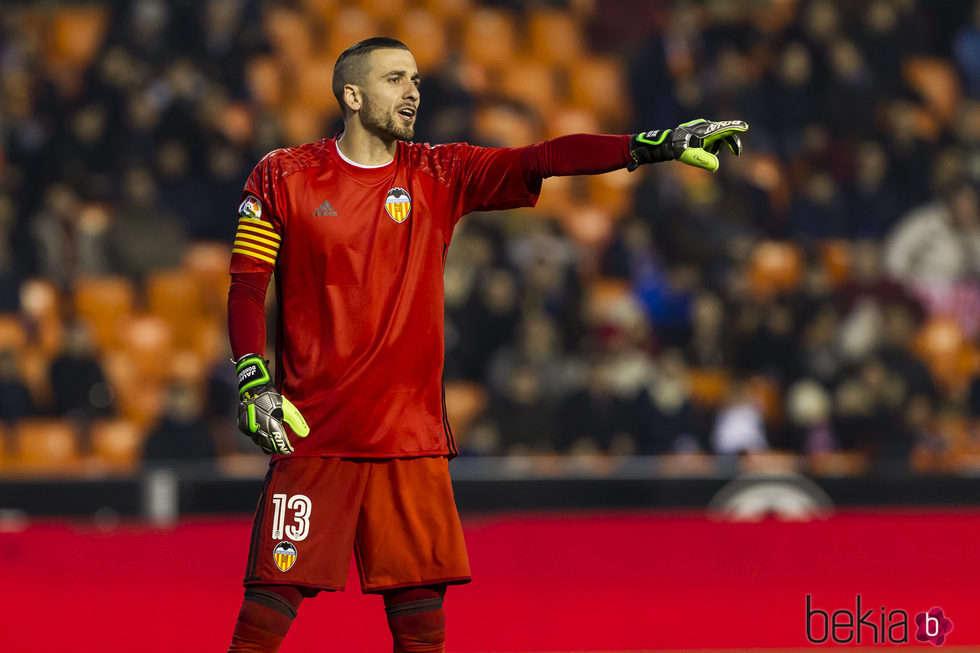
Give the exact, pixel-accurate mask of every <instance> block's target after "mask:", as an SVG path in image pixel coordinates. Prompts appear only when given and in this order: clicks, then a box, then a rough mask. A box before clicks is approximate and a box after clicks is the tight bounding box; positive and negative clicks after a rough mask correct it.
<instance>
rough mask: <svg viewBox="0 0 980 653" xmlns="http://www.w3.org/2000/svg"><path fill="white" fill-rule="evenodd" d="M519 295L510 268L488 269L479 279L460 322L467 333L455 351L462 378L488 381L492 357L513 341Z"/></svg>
mask: <svg viewBox="0 0 980 653" xmlns="http://www.w3.org/2000/svg"><path fill="white" fill-rule="evenodd" d="M517 293H518V289H517V281H516V280H515V279H514V275H513V273H512V272H511V271H510V270H508V269H506V268H494V269H491V270H487V271H485V272H484V273H483V274H482V275H480V277H479V278H478V279H477V281H476V287H475V288H474V290H473V294H472V295H471V296H470V299H469V301H468V302H467V304H466V306H465V307H464V308H463V310H462V311H461V313H460V314H459V316H458V317H457V320H456V328H457V329H459V330H460V332H461V333H464V334H466V335H465V337H464V338H462V342H461V344H460V346H459V347H458V348H457V350H456V352H455V353H456V360H457V363H458V364H459V366H460V377H461V378H464V379H484V378H486V373H487V370H488V364H489V361H490V357H491V356H492V355H493V353H494V352H495V351H496V350H497V349H498V348H499V347H501V346H503V345H505V344H507V343H508V342H510V341H511V340H512V338H513V335H514V332H515V330H516V328H517V323H518V319H519V315H520V313H519V310H518V306H517V299H518V297H517Z"/></svg>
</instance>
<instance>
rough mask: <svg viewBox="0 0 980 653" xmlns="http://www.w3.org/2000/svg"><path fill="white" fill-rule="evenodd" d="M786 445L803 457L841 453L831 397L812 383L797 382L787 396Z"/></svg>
mask: <svg viewBox="0 0 980 653" xmlns="http://www.w3.org/2000/svg"><path fill="white" fill-rule="evenodd" d="M786 413H787V415H786V416H787V418H788V420H789V425H790V426H789V431H788V442H787V444H788V445H789V446H790V447H791V448H792V449H794V450H796V451H800V452H802V453H805V454H814V453H824V452H828V451H836V450H838V449H840V442H839V440H838V438H837V435H836V433H835V432H834V424H833V419H832V417H833V414H832V401H831V397H830V393H828V392H827V390H826V389H825V388H824V386H823V385H821V384H820V383H818V382H817V381H815V380H813V379H806V378H804V379H800V380H799V381H797V382H796V383H794V384H793V385H792V386H791V387H790V388H789V390H788V391H787V393H786Z"/></svg>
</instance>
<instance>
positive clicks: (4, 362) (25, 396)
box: [0, 349, 37, 427]
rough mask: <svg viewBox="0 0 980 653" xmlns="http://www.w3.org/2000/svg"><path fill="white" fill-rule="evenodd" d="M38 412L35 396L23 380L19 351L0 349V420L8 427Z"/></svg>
mask: <svg viewBox="0 0 980 653" xmlns="http://www.w3.org/2000/svg"><path fill="white" fill-rule="evenodd" d="M36 414H37V408H36V406H35V404H34V398H33V396H32V395H31V392H30V390H28V389H27V386H26V385H25V384H24V382H23V381H22V380H21V374H20V367H19V361H18V359H17V352H16V351H14V350H13V349H4V350H2V351H0V420H2V421H3V422H4V424H5V425H6V426H8V427H11V426H14V425H15V424H16V423H17V422H18V421H19V420H21V419H23V418H24V417H31V416H33V415H36Z"/></svg>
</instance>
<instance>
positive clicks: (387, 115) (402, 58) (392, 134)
mask: <svg viewBox="0 0 980 653" xmlns="http://www.w3.org/2000/svg"><path fill="white" fill-rule="evenodd" d="M368 57H369V58H370V60H369V64H368V73H367V75H366V76H365V79H364V80H363V83H362V85H361V93H362V96H363V102H362V106H361V110H360V119H361V124H363V125H364V127H365V128H367V129H368V131H370V132H372V133H374V134H377V135H378V136H380V137H382V138H384V139H389V138H391V139H395V140H402V141H408V140H411V139H412V138H414V137H415V116H416V114H417V113H418V107H419V88H418V85H419V81H420V77H419V70H418V67H417V66H416V65H415V57H413V56H412V53H411V52H409V51H408V50H375V51H374V52H372V53H371V54H369V55H368Z"/></svg>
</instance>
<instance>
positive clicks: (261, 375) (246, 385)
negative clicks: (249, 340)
mask: <svg viewBox="0 0 980 653" xmlns="http://www.w3.org/2000/svg"><path fill="white" fill-rule="evenodd" d="M235 373H236V374H237V375H238V396H239V397H241V396H243V395H244V394H245V393H246V392H248V391H249V390H251V389H252V388H255V387H257V386H260V385H267V384H269V383H272V377H271V376H270V375H269V368H268V362H267V361H266V360H265V359H264V358H262V357H261V356H259V355H258V354H246V355H245V356H242V357H241V358H239V359H238V360H237V361H235Z"/></svg>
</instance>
